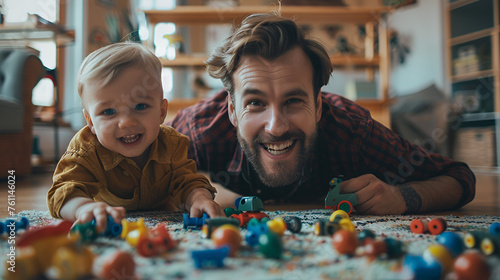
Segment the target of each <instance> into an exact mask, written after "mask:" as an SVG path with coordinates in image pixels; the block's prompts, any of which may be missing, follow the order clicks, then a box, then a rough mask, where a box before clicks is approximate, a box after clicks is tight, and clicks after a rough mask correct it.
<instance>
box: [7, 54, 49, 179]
mask: <svg viewBox="0 0 500 280" xmlns="http://www.w3.org/2000/svg"><path fill="white" fill-rule="evenodd" d="M44 74H45V68H44V66H43V64H42V62H41V61H40V59H39V58H38V57H37V56H36V55H34V54H33V53H31V52H29V51H27V50H23V49H0V155H1V156H0V157H1V160H0V177H6V176H7V175H8V173H7V171H8V170H15V172H16V173H15V174H16V175H26V174H29V173H30V171H31V149H32V145H33V143H32V141H33V103H32V102H31V97H32V91H33V87H35V85H36V84H37V83H38V81H40V79H41V78H42V77H43V76H44Z"/></svg>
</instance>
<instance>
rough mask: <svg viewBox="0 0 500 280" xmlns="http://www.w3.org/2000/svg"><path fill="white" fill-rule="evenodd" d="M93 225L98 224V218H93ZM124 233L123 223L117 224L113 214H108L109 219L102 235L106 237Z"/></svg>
mask: <svg viewBox="0 0 500 280" xmlns="http://www.w3.org/2000/svg"><path fill="white" fill-rule="evenodd" d="M91 225H92V226H93V227H95V226H96V220H95V219H93V220H92V223H91ZM121 233H122V224H121V223H120V224H117V223H115V221H114V220H113V218H112V217H111V216H108V220H107V222H106V229H104V231H103V232H102V233H101V236H104V237H117V236H119V235H120V234H121Z"/></svg>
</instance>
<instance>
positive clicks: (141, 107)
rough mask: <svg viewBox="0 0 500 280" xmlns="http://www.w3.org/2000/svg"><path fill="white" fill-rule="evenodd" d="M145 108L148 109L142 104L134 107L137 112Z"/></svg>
mask: <svg viewBox="0 0 500 280" xmlns="http://www.w3.org/2000/svg"><path fill="white" fill-rule="evenodd" d="M147 107H148V105H147V104H144V103H141V104H137V105H135V109H136V110H138V111H142V110H144V109H146V108H147Z"/></svg>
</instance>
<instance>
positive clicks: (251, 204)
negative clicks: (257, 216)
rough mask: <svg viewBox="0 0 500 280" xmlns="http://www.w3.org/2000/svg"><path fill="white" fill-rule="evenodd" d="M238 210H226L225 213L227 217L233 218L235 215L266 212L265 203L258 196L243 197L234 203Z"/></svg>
mask: <svg viewBox="0 0 500 280" xmlns="http://www.w3.org/2000/svg"><path fill="white" fill-rule="evenodd" d="M234 206H235V207H236V208H226V209H224V213H225V214H226V217H231V215H233V214H236V215H238V214H241V213H243V212H261V211H264V203H263V202H262V200H261V199H260V198H259V197H257V196H242V197H238V198H237V199H235V201H234Z"/></svg>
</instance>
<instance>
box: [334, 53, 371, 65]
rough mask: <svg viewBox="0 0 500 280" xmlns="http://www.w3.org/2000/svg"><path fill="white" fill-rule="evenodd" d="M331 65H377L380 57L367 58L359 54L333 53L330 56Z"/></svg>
mask: <svg viewBox="0 0 500 280" xmlns="http://www.w3.org/2000/svg"><path fill="white" fill-rule="evenodd" d="M331 61H332V63H333V66H334V67H335V66H368V67H379V65H380V57H378V56H375V57H374V58H373V59H367V58H364V57H360V56H352V55H334V56H331Z"/></svg>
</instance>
